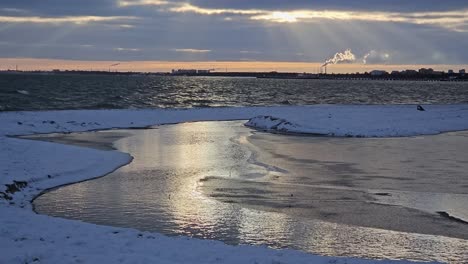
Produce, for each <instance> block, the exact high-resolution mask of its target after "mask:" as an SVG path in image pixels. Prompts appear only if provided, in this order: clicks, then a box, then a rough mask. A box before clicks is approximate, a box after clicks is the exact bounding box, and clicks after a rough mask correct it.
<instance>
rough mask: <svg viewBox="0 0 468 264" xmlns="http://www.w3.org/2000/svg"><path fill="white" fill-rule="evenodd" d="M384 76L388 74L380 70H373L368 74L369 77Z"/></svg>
mask: <svg viewBox="0 0 468 264" xmlns="http://www.w3.org/2000/svg"><path fill="white" fill-rule="evenodd" d="M386 74H388V72H386V71H381V70H373V71H371V72H370V75H371V76H382V75H386Z"/></svg>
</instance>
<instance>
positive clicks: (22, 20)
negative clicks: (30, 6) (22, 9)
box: [0, 16, 137, 24]
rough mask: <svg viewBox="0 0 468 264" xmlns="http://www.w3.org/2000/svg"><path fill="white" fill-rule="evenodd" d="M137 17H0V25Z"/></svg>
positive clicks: (80, 21) (88, 21)
mask: <svg viewBox="0 0 468 264" xmlns="http://www.w3.org/2000/svg"><path fill="white" fill-rule="evenodd" d="M132 19H137V17H131V16H63V17H40V16H0V23H42V24H63V23H73V24H87V23H90V22H105V21H119V20H132Z"/></svg>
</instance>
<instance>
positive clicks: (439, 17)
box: [119, 0, 468, 32]
mask: <svg viewBox="0 0 468 264" xmlns="http://www.w3.org/2000/svg"><path fill="white" fill-rule="evenodd" d="M119 5H120V6H123V7H125V6H130V5H143V6H147V5H152V6H158V8H160V9H161V10H162V11H166V12H174V13H195V14H199V15H226V16H227V17H226V18H228V19H225V20H228V21H229V20H232V18H231V17H229V16H232V15H238V16H244V17H246V18H248V19H250V20H255V21H264V22H273V23H299V22H316V21H318V20H323V19H326V20H341V21H353V20H354V21H375V22H400V23H410V24H419V25H434V26H439V27H443V28H447V29H450V30H453V31H460V32H465V31H468V9H461V10H456V11H440V12H416V13H404V12H382V11H341V10H310V9H303V10H287V11H286V10H262V9H232V8H204V7H200V6H196V5H192V4H190V3H178V2H168V1H162V0H133V1H131V0H120V1H119Z"/></svg>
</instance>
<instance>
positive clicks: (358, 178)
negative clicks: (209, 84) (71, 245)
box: [34, 122, 468, 263]
mask: <svg viewBox="0 0 468 264" xmlns="http://www.w3.org/2000/svg"><path fill="white" fill-rule="evenodd" d="M122 132H123V133H122ZM122 135H127V136H128V137H126V138H122V139H120V140H118V141H117V142H116V143H115V144H114V146H115V147H116V148H117V149H118V150H120V151H123V152H127V153H130V154H131V155H132V156H133V157H134V160H133V162H132V163H130V164H129V165H127V166H124V167H122V168H120V169H119V170H117V171H115V172H113V173H111V174H109V175H107V176H105V177H103V178H99V179H95V180H91V181H87V182H81V183H77V184H72V185H69V186H65V187H61V188H58V189H56V190H53V191H51V192H49V193H46V194H45V195H43V196H40V197H39V198H37V199H36V200H35V201H34V205H35V208H36V211H38V212H40V213H44V214H49V215H53V216H58V217H65V218H71V219H78V220H84V221H87V222H92V223H97V224H105V225H112V226H123V227H133V228H137V229H140V230H151V231H157V232H161V233H163V234H167V235H188V236H192V237H197V238H208V239H216V240H221V241H225V242H227V243H230V244H256V245H269V246H272V247H278V248H294V249H300V250H304V251H307V252H311V253H318V254H324V255H331V256H353V257H364V258H377V259H388V258H389V259H412V260H426V261H429V260H438V261H444V262H452V263H466V261H468V240H467V239H468V225H467V224H464V223H460V222H457V221H453V220H450V219H446V218H444V217H441V216H440V215H438V214H437V213H436V212H437V211H445V212H448V213H449V214H450V215H455V216H458V217H460V218H464V219H466V218H467V217H468V203H467V201H468V189H467V188H468V178H466V177H465V175H466V171H467V170H468V157H467V156H466V155H464V153H465V150H466V147H467V146H468V133H467V132H456V133H448V134H442V135H437V136H427V137H426V136H421V137H412V138H404V139H402V138H388V139H359V138H326V137H301V136H284V135H271V134H265V133H261V132H256V131H253V130H251V129H249V128H246V127H243V125H242V122H198V123H186V124H178V125H168V126H161V127H158V129H151V130H116V131H103V132H89V133H76V134H67V135H53V136H51V137H49V138H48V140H53V139H54V138H57V139H58V141H60V142H66V138H67V137H68V138H70V139H74V141H75V143H79V144H85V145H87V146H89V145H90V144H89V142H92V141H95V142H97V141H100V142H101V143H100V144H98V146H100V145H101V144H102V142H108V141H109V140H108V139H109V138H115V137H116V136H122ZM40 137H48V136H47V135H46V136H40Z"/></svg>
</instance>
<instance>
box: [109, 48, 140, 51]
mask: <svg viewBox="0 0 468 264" xmlns="http://www.w3.org/2000/svg"><path fill="white" fill-rule="evenodd" d="M114 50H115V51H131V52H138V51H141V49H136V48H114Z"/></svg>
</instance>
